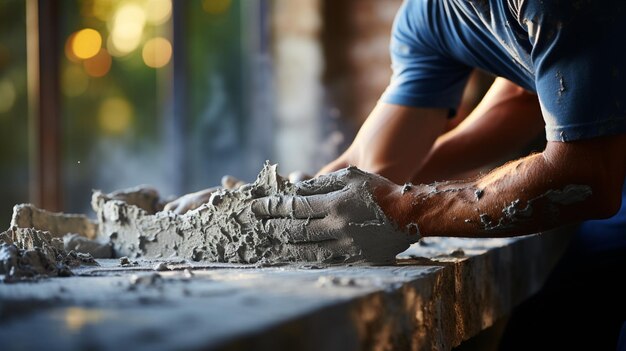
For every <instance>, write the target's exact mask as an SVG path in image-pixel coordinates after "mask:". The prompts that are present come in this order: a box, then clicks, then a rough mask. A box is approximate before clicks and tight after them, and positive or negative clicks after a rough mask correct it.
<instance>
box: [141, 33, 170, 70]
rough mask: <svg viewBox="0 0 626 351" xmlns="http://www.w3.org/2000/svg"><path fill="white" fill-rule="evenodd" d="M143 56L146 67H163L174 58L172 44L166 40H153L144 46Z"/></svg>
mask: <svg viewBox="0 0 626 351" xmlns="http://www.w3.org/2000/svg"><path fill="white" fill-rule="evenodd" d="M141 56H142V57H143V62H144V63H145V64H146V66H148V67H152V68H160V67H163V66H165V65H167V63H168V62H170V59H171V58H172V44H170V42H169V41H168V40H167V39H165V38H161V37H156V38H152V39H150V40H148V41H147V42H146V44H144V46H143V50H142V52H141Z"/></svg>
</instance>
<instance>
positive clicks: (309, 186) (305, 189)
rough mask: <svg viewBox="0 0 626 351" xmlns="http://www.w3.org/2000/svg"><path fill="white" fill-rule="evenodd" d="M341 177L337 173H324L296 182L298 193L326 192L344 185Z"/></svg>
mask: <svg viewBox="0 0 626 351" xmlns="http://www.w3.org/2000/svg"><path fill="white" fill-rule="evenodd" d="M345 185H346V184H345V182H344V180H343V177H342V176H341V175H339V174H337V173H330V174H324V175H321V176H319V177H316V178H313V179H309V180H305V181H303V182H300V183H297V184H296V192H297V194H298V195H316V194H328V193H332V192H334V191H337V190H341V189H343V188H344V187H345Z"/></svg>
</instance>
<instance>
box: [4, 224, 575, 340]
mask: <svg viewBox="0 0 626 351" xmlns="http://www.w3.org/2000/svg"><path fill="white" fill-rule="evenodd" d="M564 238H565V236H564V235H560V234H553V233H550V234H544V235H541V236H530V237H524V238H519V239H496V240H494V239H491V240H487V239H485V240H470V239H453V238H450V239H439V238H428V239H426V241H425V243H426V244H427V245H414V246H413V247H411V249H409V250H408V251H407V252H406V253H404V254H403V255H402V256H401V257H402V258H401V259H400V260H399V262H398V264H397V265H395V266H378V267H374V266H320V265H314V264H313V265H312V264H308V265H297V264H292V265H288V266H274V267H259V266H252V265H228V264H197V263H187V262H180V261H179V262H176V261H165V262H167V267H168V269H170V270H167V271H158V272H157V271H155V270H153V267H154V266H155V264H156V263H158V262H162V261H151V262H149V261H141V262H140V265H139V266H131V267H120V266H119V264H118V263H119V260H98V261H99V262H100V263H101V265H102V266H101V267H96V268H83V269H81V270H78V271H75V273H76V274H77V276H74V277H69V278H52V279H46V280H41V281H39V282H37V283H29V282H23V283H15V284H0V340H1V345H2V346H1V347H0V348H1V349H2V350H28V349H45V350H53V349H59V350H61V349H63V350H68V349H98V350H117V349H126V350H161V349H163V350H165V349H167V350H169V349H216V350H249V349H262V350H276V349H286V350H295V349H298V350H300V349H302V350H322V349H323V350H354V349H377V350H392V349H393V350H402V349H438V350H447V349H450V348H451V347H453V346H455V345H458V344H459V343H460V342H461V341H462V340H464V339H467V338H469V337H471V336H473V335H475V334H476V333H478V332H479V331H480V330H482V329H484V328H486V327H488V326H490V325H492V323H494V322H495V321H496V320H497V319H498V318H500V317H502V316H503V315H505V314H506V313H507V312H508V311H510V309H511V308H512V306H514V305H515V304H517V303H519V302H520V301H522V300H523V299H525V298H527V297H529V296H530V295H531V294H532V293H533V292H535V291H536V290H537V289H538V288H539V287H540V285H541V283H542V282H543V280H544V279H545V277H546V275H547V273H548V272H549V269H550V268H551V267H552V265H553V263H554V258H555V257H556V256H557V253H558V252H559V251H560V250H561V249H562V248H563V247H564V240H563V239H564ZM459 249H460V250H459ZM415 256H419V257H420V258H411V257H415ZM190 271H192V272H193V273H190Z"/></svg>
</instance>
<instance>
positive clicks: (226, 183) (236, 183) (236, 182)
mask: <svg viewBox="0 0 626 351" xmlns="http://www.w3.org/2000/svg"><path fill="white" fill-rule="evenodd" d="M244 184H245V182H244V181H242V180H240V179H238V178H235V177H233V176H231V175H225V176H223V177H222V187H224V189H228V190H232V189H237V188H239V187H240V186H242V185H244Z"/></svg>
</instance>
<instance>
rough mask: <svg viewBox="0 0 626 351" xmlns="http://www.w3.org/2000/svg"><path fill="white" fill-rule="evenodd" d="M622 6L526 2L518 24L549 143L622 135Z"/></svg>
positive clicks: (625, 98) (625, 31)
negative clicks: (522, 28) (525, 40)
mask: <svg viewBox="0 0 626 351" xmlns="http://www.w3.org/2000/svg"><path fill="white" fill-rule="evenodd" d="M625 3H626V2H623V0H608V1H555V0H529V1H526V7H525V9H524V10H523V12H522V21H521V24H523V25H525V26H526V28H527V30H528V35H529V40H530V43H531V44H532V46H533V49H532V55H531V57H532V60H533V66H534V69H535V82H536V88H537V95H538V96H539V101H540V104H541V109H542V113H543V116H544V120H545V123H546V137H547V139H548V140H550V141H574V140H581V139H588V138H593V137H599V136H607V135H614V134H620V133H624V132H626V45H625V44H626V6H624V4H625Z"/></svg>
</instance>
